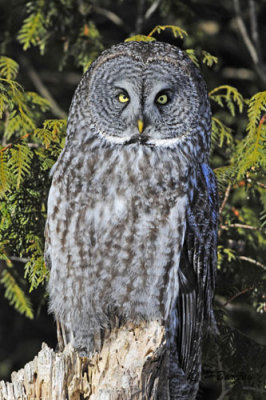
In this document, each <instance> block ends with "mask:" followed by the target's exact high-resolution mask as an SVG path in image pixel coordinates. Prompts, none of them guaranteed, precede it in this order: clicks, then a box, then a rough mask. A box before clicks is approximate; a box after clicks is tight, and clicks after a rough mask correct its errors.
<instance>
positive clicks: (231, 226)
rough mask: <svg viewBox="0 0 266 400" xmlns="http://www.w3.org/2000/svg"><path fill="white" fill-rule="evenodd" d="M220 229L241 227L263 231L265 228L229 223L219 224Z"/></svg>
mask: <svg viewBox="0 0 266 400" xmlns="http://www.w3.org/2000/svg"><path fill="white" fill-rule="evenodd" d="M220 228H221V229H225V230H228V229H229V228H241V229H250V230H251V231H265V230H266V229H265V228H260V227H259V226H252V225H245V224H230V225H220Z"/></svg>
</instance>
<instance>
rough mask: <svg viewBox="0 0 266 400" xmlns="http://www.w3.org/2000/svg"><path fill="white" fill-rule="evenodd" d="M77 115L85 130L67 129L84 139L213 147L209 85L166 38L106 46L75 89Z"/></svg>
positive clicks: (193, 148) (199, 149) (73, 108)
mask: <svg viewBox="0 0 266 400" xmlns="http://www.w3.org/2000/svg"><path fill="white" fill-rule="evenodd" d="M73 114H74V115H75V124H76V123H77V120H76V119H77V118H78V120H79V121H78V123H79V125H78V126H79V127H80V128H81V129H79V131H78V132H77V131H75V132H73V129H72V126H71V124H70V126H69V128H68V133H69V135H74V136H76V135H80V136H82V137H83V138H84V140H86V139H89V138H91V137H94V136H97V137H98V138H100V139H101V140H102V141H103V142H106V143H113V144H119V145H123V146H126V145H128V146H130V145H138V146H156V147H161V146H162V147H165V146H166V147H169V146H170V147H172V146H177V145H178V146H181V147H182V146H183V147H187V148H188V149H190V151H191V152H194V153H195V154H196V153H197V154H200V153H202V151H204V153H206V151H207V152H208V148H209V139H210V137H209V136H210V106H209V101H208V95H207V90H206V84H205V82H204V80H203V78H202V77H201V74H200V71H199V69H198V68H197V67H196V66H195V65H194V64H193V63H192V61H191V60H190V59H189V57H188V56H187V55H186V54H185V53H184V52H183V51H181V50H180V49H179V48H177V47H175V46H172V45H169V44H167V43H161V42H128V43H122V44H119V45H116V46H113V47H111V48H110V49H109V50H106V51H104V52H103V53H102V54H101V55H100V56H99V57H98V58H97V59H96V60H95V61H94V63H93V64H92V65H91V67H90V68H89V70H88V71H87V72H86V73H85V75H84V76H83V78H82V80H81V82H80V84H79V86H78V88H77V90H76V93H75V95H74V98H73V101H72V106H71V110H70V120H73ZM76 126H77V125H76ZM79 139H80V138H79Z"/></svg>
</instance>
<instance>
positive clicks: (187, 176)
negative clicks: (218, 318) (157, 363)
mask: <svg viewBox="0 0 266 400" xmlns="http://www.w3.org/2000/svg"><path fill="white" fill-rule="evenodd" d="M116 147H118V150H116ZM116 147H115V148H112V146H111V147H104V146H103V147H102V146H98V147H97V146H95V143H94V145H93V146H90V148H84V149H83V151H82V152H80V151H75V150H74V146H73V147H72V146H71V148H68V150H67V151H65V153H63V155H62V158H61V161H60V166H59V168H58V169H57V170H56V172H55V176H54V180H53V185H52V188H51V192H50V196H49V201H50V204H49V205H48V207H49V209H50V213H51V215H52V214H53V213H54V214H55V213H56V214H57V218H56V219H55V218H50V221H49V230H50V236H51V240H52V241H53V249H52V251H54V252H55V253H56V254H57V255H60V257H53V254H52V257H53V259H54V260H56V261H55V265H53V270H52V271H51V278H50V290H49V291H50V297H51V298H52V304H53V311H54V312H55V313H56V314H57V315H59V316H61V318H64V315H66V313H67V312H69V309H68V310H65V308H66V306H65V304H66V303H67V304H68V303H69V301H71V303H72V304H73V306H74V307H73V309H75V310H76V309H77V307H78V308H79V309H80V310H84V309H87V308H88V307H85V305H86V304H89V305H90V306H89V309H88V310H87V311H86V313H88V314H90V320H91V321H92V320H94V322H95V323H96V320H97V321H100V323H101V324H103V325H104V321H105V315H107V314H108V313H109V312H112V310H116V312H117V313H118V314H119V315H121V316H124V317H126V319H131V320H134V321H136V320H139V319H142V318H144V319H147V320H151V319H153V318H156V319H158V318H161V319H167V318H168V315H169V313H170V310H171V308H172V307H173V304H174V302H175V300H176V297H177V295H178V273H177V272H178V267H179V260H180V253H181V248H182V245H183V240H184V232H185V218H186V207H187V203H188V193H189V191H191V187H190V186H191V185H192V181H193V173H191V171H190V169H189V168H188V166H187V164H188V162H187V161H186V159H185V158H184V157H183V156H181V157H180V155H179V156H178V155H177V152H176V149H171V148H158V147H155V148H154V147H148V146H143V147H141V146H139V145H134V144H131V145H128V146H116ZM73 153H74V155H73ZM69 162H71V164H72V166H73V167H72V168H71V170H68V164H69ZM57 176H61V177H62V176H64V179H63V180H61V181H60V182H59V181H58V180H57ZM70 182H72V185H70ZM72 188H73V190H72ZM60 199H64V200H62V201H60ZM54 204H56V206H54ZM70 210H71V213H70ZM61 226H64V229H63V230H62V229H61ZM73 243H74V244H76V245H74V246H73ZM75 249H76V250H75ZM81 266H82V268H80V267H81ZM56 281H57V282H60V284H61V285H63V286H64V287H63V288H62V290H63V291H64V292H65V296H67V297H68V299H67V302H66V301H65V300H66V298H65V299H63V300H60V298H59V297H58V296H57V293H56V292H57V285H55V284H54V283H55V282H56ZM71 285H72V286H73V285H79V287H77V288H75V290H71ZM76 289H77V290H76ZM78 293H82V295H80V298H79V296H78ZM82 304H83V305H84V306H83V305H82ZM75 306H77V307H75ZM68 308H69V307H68ZM81 312H84V311H81Z"/></svg>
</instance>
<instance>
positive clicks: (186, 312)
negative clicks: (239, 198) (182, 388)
mask: <svg viewBox="0 0 266 400" xmlns="http://www.w3.org/2000/svg"><path fill="white" fill-rule="evenodd" d="M217 209H218V198H217V190H216V180H215V176H214V173H213V171H212V170H211V168H210V167H209V166H208V165H207V164H201V165H200V166H199V167H198V171H197V184H196V188H195V190H194V194H193V198H192V199H191V201H190V204H189V208H188V212H187V227H186V234H185V241H184V246H183V249H182V254H181V261H180V269H179V284H180V292H179V297H178V301H177V313H178V333H177V335H178V336H177V350H178V354H179V362H180V366H181V368H182V369H183V371H184V372H185V374H186V376H187V379H188V380H189V381H192V382H193V381H194V382H195V381H198V380H199V378H200V370H201V367H200V365H201V339H202V336H203V327H204V326H206V323H207V326H208V327H210V326H212V327H213V328H214V329H215V327H216V325H215V319H214V315H213V309H212V300H213V295H214V285H215V275H216V261H217V255H216V249H217V214H218V212H217Z"/></svg>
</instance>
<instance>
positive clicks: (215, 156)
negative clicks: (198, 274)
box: [0, 0, 266, 400]
mask: <svg viewBox="0 0 266 400" xmlns="http://www.w3.org/2000/svg"><path fill="white" fill-rule="evenodd" d="M22 3H23V6H24V5H25V4H26V6H27V8H26V14H25V12H24V11H23V21H22V20H20V26H19V27H18V29H19V31H18V32H16V35H17V39H18V41H19V43H20V44H21V47H22V48H23V50H24V51H28V52H30V51H31V49H32V48H34V47H35V48H38V49H39V51H40V53H41V54H44V57H48V55H49V54H51V53H49V51H50V49H52V51H55V52H56V53H57V57H56V61H55V59H54V58H52V57H51V58H52V62H54V63H57V65H56V67H57V68H60V69H63V68H64V67H65V68H66V70H67V68H70V66H72V64H73V63H74V64H75V65H76V67H79V68H80V69H82V70H83V71H84V70H86V69H87V68H88V66H89V64H90V63H91V62H92V61H93V59H94V58H95V57H96V56H97V55H98V53H99V52H100V51H101V50H102V49H103V48H104V46H106V45H110V44H113V43H112V41H111V39H109V40H108V39H106V37H104V32H105V27H104V24H103V23H102V22H101V20H100V23H98V25H97V23H96V21H98V19H97V18H96V17H95V15H98V14H97V13H101V15H107V17H108V18H113V20H114V21H115V19H114V16H113V15H111V16H110V14H108V13H107V14H106V13H105V14H104V4H107V5H110V3H109V2H108V1H107V2H101V3H102V5H103V8H102V9H101V8H100V10H99V8H97V6H95V5H94V3H93V2H86V1H84V2H78V5H77V3H76V2H74V1H73V0H60V1H57V0H51V1H49V2H47V1H45V0H37V1H35V2H32V1H28V2H26V1H24V0H23V1H22ZM122 3H123V2H122ZM153 3H156V2H150V3H149V4H150V6H152V5H153ZM158 3H160V7H159V8H158V10H159V11H158V13H159V14H158V15H159V16H160V18H161V19H162V20H165V15H166V13H172V14H173V15H177V10H180V8H178V7H180V5H179V2H177V3H176V4H175V5H174V4H172V3H171V2H170V1H166V0H165V1H162V2H158ZM180 4H181V3H180ZM182 6H183V7H184V9H185V10H188V7H189V6H191V7H192V8H193V6H195V4H194V2H192V3H191V4H190V3H189V5H184V4H182ZM110 7H111V6H110ZM114 11H115V12H116V9H115V8H114ZM186 12H187V15H188V17H187V20H186V19H184V21H185V22H186V26H189V21H190V20H189V15H190V14H189V12H188V11H186ZM175 21H179V20H178V18H176V19H175ZM116 24H117V26H119V27H121V26H122V25H121V24H120V25H119V21H118V20H117V22H116ZM155 24H156V22H155V23H154V25H155ZM154 25H153V26H154ZM119 29H120V28H119ZM121 29H122V34H121V36H123V38H124V37H125V36H130V38H129V39H127V40H140V41H142V40H144V41H146V40H160V36H162V37H163V35H164V34H167V33H169V35H170V36H171V38H172V39H174V40H175V39H178V40H180V39H182V40H183V41H184V44H183V48H184V50H185V51H186V52H187V54H188V55H189V57H190V58H191V59H192V61H193V62H194V63H195V64H196V65H197V66H198V67H201V68H203V69H204V73H205V72H206V76H207V77H208V76H211V78H212V79H211V80H210V81H211V83H210V85H212V82H213V81H214V80H213V75H214V74H216V75H217V73H218V72H217V71H218V70H219V65H220V63H221V60H220V59H219V60H218V58H217V57H216V56H214V55H211V53H210V52H209V51H206V50H203V49H202V48H201V46H200V45H199V41H198V40H197V39H195V37H196V36H197V33H198V31H196V29H198V28H195V34H194V32H193V29H192V28H190V35H188V34H187V32H186V31H185V30H184V29H183V28H180V27H179V26H174V25H158V26H156V27H155V28H154V29H152V30H151V27H150V29H147V31H148V32H150V33H148V34H147V35H140V34H139V33H140V32H133V33H134V35H130V33H131V32H132V29H131V30H127V29H125V28H121ZM100 31H101V34H100ZM102 32H103V34H102ZM105 36H107V35H106V34H105ZM201 37H202V36H201ZM172 39H171V40H172ZM178 44H179V42H178ZM0 49H1V51H2V53H3V54H4V55H2V56H0V139H1V145H0V200H1V201H0V283H1V285H2V288H3V289H4V291H3V294H4V296H5V297H6V298H7V299H8V300H9V302H10V304H11V305H12V306H14V307H15V308H16V309H17V310H18V311H19V312H20V313H23V314H25V315H26V316H27V317H29V318H33V316H34V313H35V312H36V310H34V309H33V307H32V305H31V300H30V299H31V296H32V295H29V292H34V291H35V290H36V289H37V288H38V287H42V286H44V284H45V282H46V281H47V279H48V275H49V273H48V271H47V269H46V267H45V264H44V260H43V250H44V237H43V231H44V224H45V218H46V201H47V194H48V190H49V185H50V182H49V171H50V169H51V168H52V166H53V165H54V163H55V161H56V159H57V158H58V156H59V154H60V152H61V151H62V148H63V147H64V142H65V131H66V120H64V119H53V117H54V115H53V110H52V109H51V106H50V103H49V101H48V100H47V99H46V98H44V97H43V96H41V95H39V94H38V93H37V92H34V91H27V90H25V89H24V88H23V86H25V87H27V86H28V83H27V79H25V78H24V80H23V76H24V75H23V73H22V74H21V73H20V68H19V63H20V62H19V63H18V62H17V60H14V59H13V58H16V57H14V54H13V53H12V52H9V50H8V49H9V46H8V40H4V41H3V42H2V43H1V44H0ZM208 50H209V48H208ZM211 51H212V52H214V53H215V48H214V49H212V50H211ZM26 54H27V53H26ZM30 54H35V53H30ZM18 61H20V59H19V58H18ZM206 67H207V68H206ZM209 71H210V72H211V73H212V75H208V74H209V73H210V72H209ZM224 81H225V79H224V78H219V79H217V78H216V80H215V82H216V83H217V82H218V84H217V85H216V87H214V88H213V89H212V90H210V91H209V98H210V101H211V105H212V109H213V117H212V143H211V164H212V166H213V168H214V171H215V174H216V177H217V181H218V187H219V196H220V203H221V204H220V223H219V246H218V282H217V296H216V303H215V304H216V314H217V320H218V329H219V331H220V336H218V337H217V338H216V339H212V340H213V346H211V348H209V349H207V351H206V354H205V364H204V370H203V372H204V374H203V378H204V379H206V380H209V379H210V378H212V380H213V381H214V382H215V383H216V384H217V382H218V386H219V385H220V383H221V388H222V391H223V397H221V399H222V398H224V399H230V400H232V399H233V400H234V399H239V398H241V399H244V400H250V399H251V400H252V399H254V400H257V399H258V400H259V399H262V398H264V397H263V396H264V394H265V388H264V387H263V385H264V383H263V380H262V381H261V376H263V379H264V376H266V372H265V375H262V374H263V372H262V370H260V367H259V366H260V365H262V364H263V363H261V364H260V358H259V357H258V358H257V359H256V360H255V359H254V358H256V356H255V353H256V352H258V353H261V354H264V355H265V354H266V353H265V348H264V347H263V346H261V345H259V344H258V343H255V341H254V340H252V339H251V338H248V337H247V336H245V335H247V332H245V335H242V334H241V332H240V330H239V329H240V327H242V325H241V323H240V322H239V321H240V318H239V320H238V322H235V321H236V320H237V319H235V320H234V315H235V314H234V313H236V312H237V311H236V310H237V307H236V309H234V307H233V306H234V305H235V304H238V305H239V307H242V308H243V311H242V312H243V315H244V316H243V318H252V321H255V319H256V324H259V323H260V320H259V317H260V318H263V317H264V315H265V311H266V306H265V288H266V285H265V270H266V266H265V264H264V262H263V254H264V249H265V244H266V239H265V230H266V191H265V189H266V184H265V160H266V154H265V153H266V151H265V138H266V117H265V111H266V91H259V90H257V92H256V93H254V91H253V92H251V93H249V94H248V96H247V95H246V93H245V95H242V94H241V90H240V89H236V88H235V87H233V86H231V85H229V84H227V82H226V83H225V84H223V82H224ZM221 83H222V84H221ZM253 86H254V85H253ZM212 87H213V86H212ZM254 87H256V86H254ZM242 89H243V88H242ZM245 97H249V98H245ZM17 259H19V260H22V262H23V263H24V269H23V272H22V271H21V269H22V268H21V266H19V265H18V264H17V263H16V262H15V260H17ZM228 306H230V307H231V308H230V307H228ZM232 310H233V311H232ZM234 310H235V311H234ZM256 312H257V313H256ZM258 313H259V314H258ZM258 321H259V322H258ZM254 323H255V322H254ZM237 324H238V325H237ZM238 328H239V329H238ZM209 347H210V346H209ZM252 352H253V353H252ZM243 355H245V356H246V359H245V360H244V357H243ZM239 365H240V366H241V367H239ZM264 365H265V364H264ZM217 370H222V372H223V376H222V377H221V378H220V377H217ZM254 371H255V372H254ZM241 373H242V376H244V377H247V376H249V375H250V376H252V379H253V380H254V382H253V381H252V382H248V383H247V379H244V378H243V379H242V378H241V379H242V380H241V379H239V374H241ZM226 374H227V377H226ZM228 376H229V378H228ZM245 387H252V390H247V389H243V388H245ZM263 390H264V392H263ZM217 398H218V396H217Z"/></svg>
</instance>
